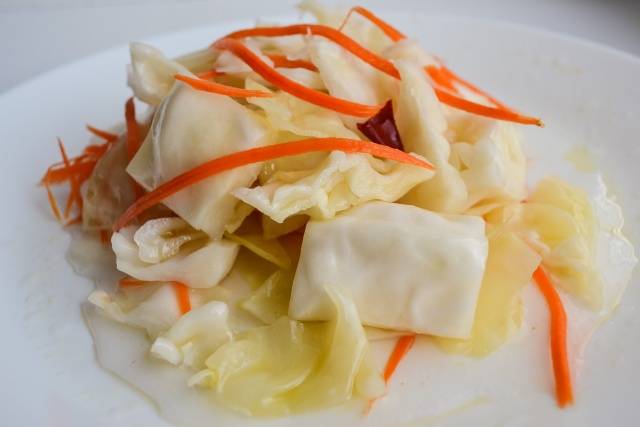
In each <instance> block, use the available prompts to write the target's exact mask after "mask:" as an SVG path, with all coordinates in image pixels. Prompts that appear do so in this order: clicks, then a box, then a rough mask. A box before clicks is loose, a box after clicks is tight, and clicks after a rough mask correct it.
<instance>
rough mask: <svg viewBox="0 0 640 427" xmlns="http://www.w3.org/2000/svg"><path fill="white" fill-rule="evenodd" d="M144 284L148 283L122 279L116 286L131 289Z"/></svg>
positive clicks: (127, 278) (126, 278)
mask: <svg viewBox="0 0 640 427" xmlns="http://www.w3.org/2000/svg"><path fill="white" fill-rule="evenodd" d="M146 283H150V282H147V281H146V280H138V279H134V278H133V277H124V278H122V279H120V280H119V281H118V286H120V287H121V288H131V287H134V286H141V285H144V284H146Z"/></svg>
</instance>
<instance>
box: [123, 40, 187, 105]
mask: <svg viewBox="0 0 640 427" xmlns="http://www.w3.org/2000/svg"><path fill="white" fill-rule="evenodd" d="M129 52H130V54H131V64H129V65H128V66H127V82H128V84H129V86H130V87H131V89H132V90H133V93H134V95H135V96H136V97H137V98H138V99H140V100H141V101H143V102H146V103H147V104H150V105H159V104H160V103H161V102H162V100H163V99H164V98H165V97H166V96H167V95H168V94H169V92H170V91H171V88H172V87H173V85H174V83H175V79H174V76H175V75H176V74H178V73H179V74H186V75H191V72H190V71H189V70H188V69H187V68H186V67H185V66H184V65H182V64H180V63H179V62H176V61H173V60H171V59H169V58H167V57H166V56H164V54H163V53H162V52H161V51H160V50H158V49H156V48H155V47H153V46H150V45H148V44H144V43H138V42H134V43H131V44H130V45H129Z"/></svg>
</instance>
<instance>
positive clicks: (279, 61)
mask: <svg viewBox="0 0 640 427" xmlns="http://www.w3.org/2000/svg"><path fill="white" fill-rule="evenodd" d="M265 56H266V57H267V58H269V59H270V60H271V62H273V66H274V67H279V68H304V69H306V70H309V71H318V68H317V67H316V66H315V65H313V62H310V61H306V60H304V59H289V58H287V57H286V56H285V55H278V54H276V53H267V54H265Z"/></svg>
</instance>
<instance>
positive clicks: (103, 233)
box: [100, 230, 111, 245]
mask: <svg viewBox="0 0 640 427" xmlns="http://www.w3.org/2000/svg"><path fill="white" fill-rule="evenodd" d="M100 241H101V242H102V244H103V245H106V244H107V243H109V242H110V241H111V233H110V232H109V231H107V230H100Z"/></svg>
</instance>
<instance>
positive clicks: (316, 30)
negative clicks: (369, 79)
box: [213, 24, 400, 78]
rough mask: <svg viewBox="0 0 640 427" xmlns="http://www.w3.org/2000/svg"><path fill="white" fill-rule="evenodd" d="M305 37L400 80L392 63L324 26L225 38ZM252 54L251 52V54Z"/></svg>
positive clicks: (267, 29)
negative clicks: (330, 43) (333, 45)
mask: <svg viewBox="0 0 640 427" xmlns="http://www.w3.org/2000/svg"><path fill="white" fill-rule="evenodd" d="M299 34H302V35H305V34H313V35H314V36H320V37H325V38H327V39H329V40H331V41H333V42H334V43H336V44H338V45H340V46H341V47H342V48H343V49H345V50H347V51H349V52H351V53H352V54H353V55H355V56H357V57H358V58H360V59H361V60H363V61H364V62H366V63H367V64H369V65H371V66H372V67H374V68H377V69H378V70H380V71H382V72H383V73H386V74H389V75H390V76H392V77H395V78H400V74H399V73H398V70H396V67H394V66H393V63H392V62H391V61H389V60H387V59H385V58H383V57H381V56H380V55H377V54H376V53H375V52H372V51H370V50H369V49H367V48H366V47H364V46H362V45H361V44H359V43H358V42H357V41H355V40H353V39H352V38H351V37H349V36H347V35H346V34H344V33H342V32H340V31H338V30H336V29H335V28H331V27H328V26H326V25H319V24H296V25H288V26H284V27H256V28H248V29H244V30H239V31H234V32H233V33H231V34H229V35H227V36H226V37H225V38H230V39H242V38H245V37H279V36H293V35H299ZM218 42H220V40H218V41H217V42H215V43H214V44H213V47H216V45H217V44H218ZM252 53H253V52H252Z"/></svg>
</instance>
